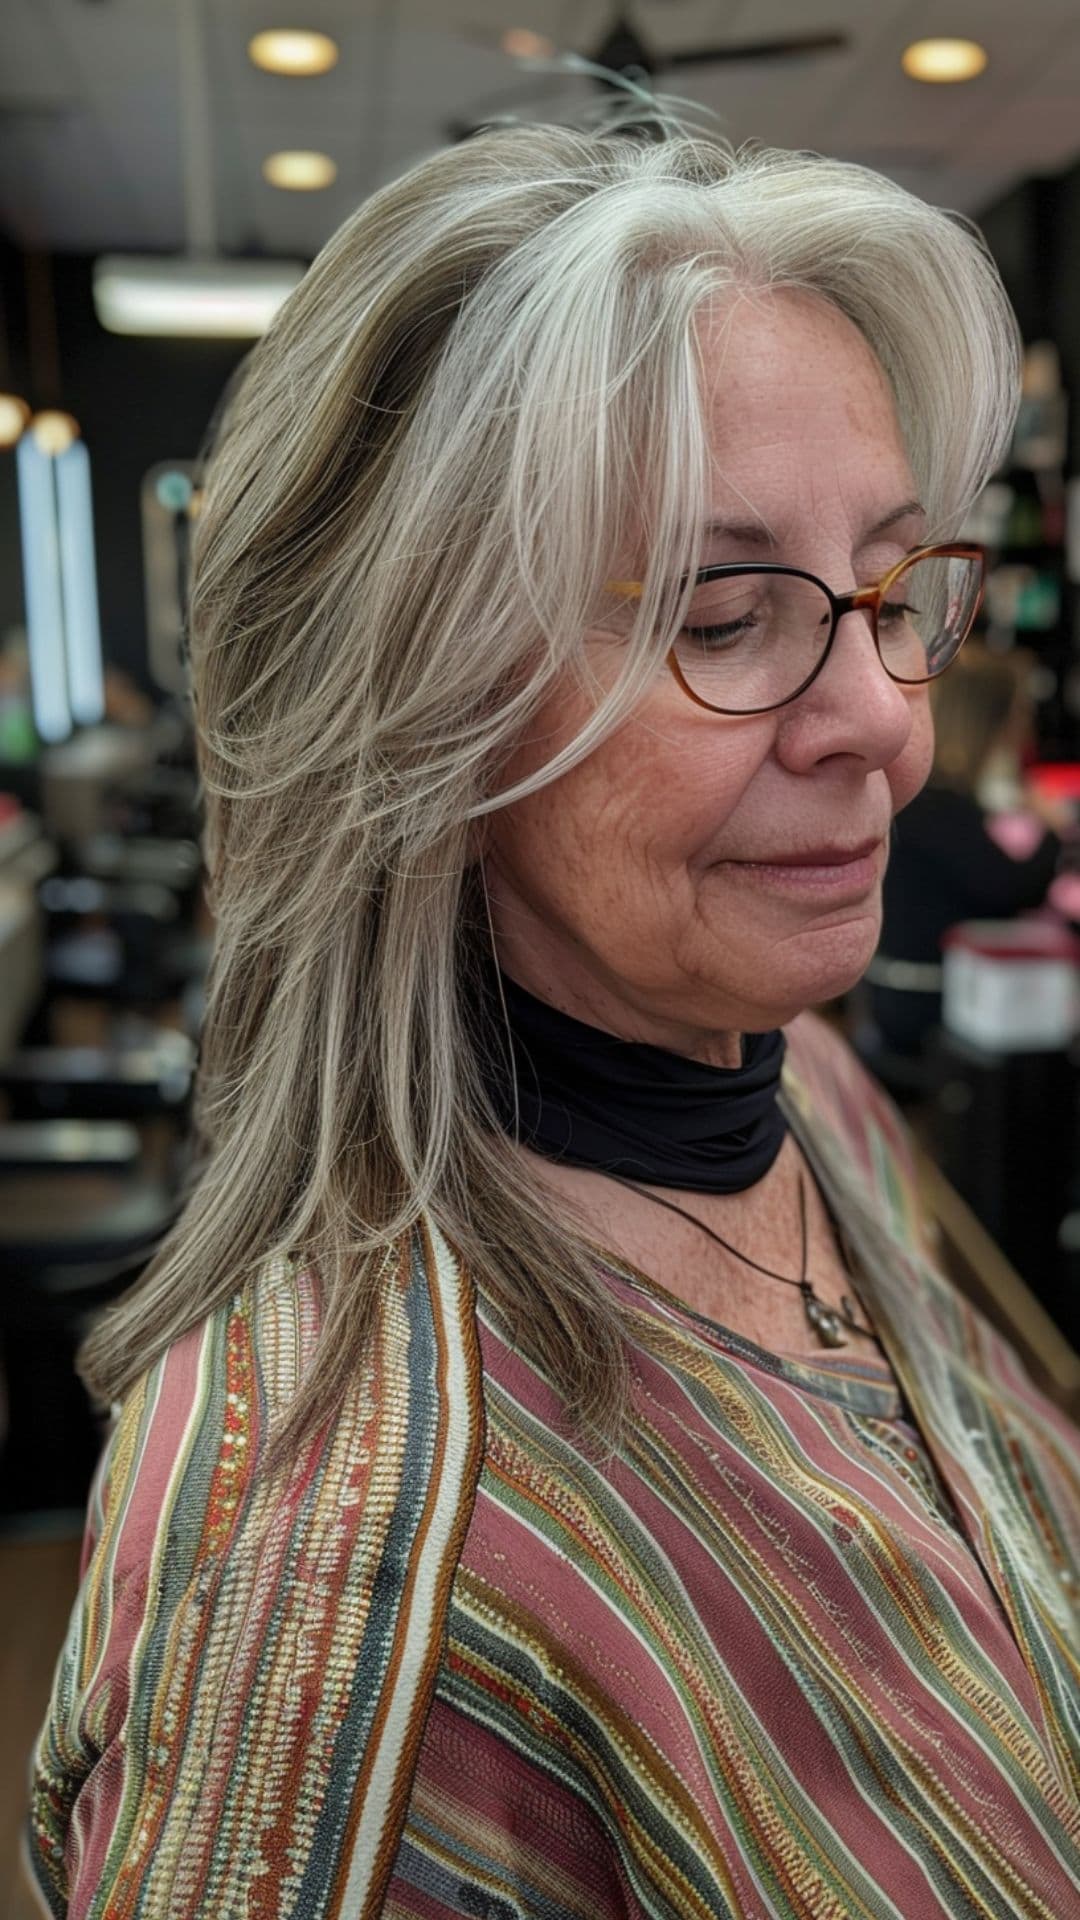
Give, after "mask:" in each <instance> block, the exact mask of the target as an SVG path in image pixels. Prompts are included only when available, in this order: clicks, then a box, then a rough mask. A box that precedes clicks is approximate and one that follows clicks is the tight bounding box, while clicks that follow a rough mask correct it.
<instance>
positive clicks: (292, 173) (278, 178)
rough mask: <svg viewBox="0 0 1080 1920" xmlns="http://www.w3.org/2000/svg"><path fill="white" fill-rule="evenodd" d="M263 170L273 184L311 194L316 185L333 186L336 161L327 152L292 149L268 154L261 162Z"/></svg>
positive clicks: (266, 177)
mask: <svg viewBox="0 0 1080 1920" xmlns="http://www.w3.org/2000/svg"><path fill="white" fill-rule="evenodd" d="M262 173H263V179H264V180H269V182H270V185H271V186H272V187H291V188H292V189H293V191H294V192H300V193H311V192H313V191H314V190H315V189H316V188H318V187H329V186H332V185H333V183H334V181H335V180H336V179H337V163H336V161H334V160H331V158H330V155H329V154H328V153H311V152H310V151H305V150H300V149H295V150H293V151H291V152H290V151H287V152H283V153H268V154H267V156H266V159H265V160H264V161H263V163H262Z"/></svg>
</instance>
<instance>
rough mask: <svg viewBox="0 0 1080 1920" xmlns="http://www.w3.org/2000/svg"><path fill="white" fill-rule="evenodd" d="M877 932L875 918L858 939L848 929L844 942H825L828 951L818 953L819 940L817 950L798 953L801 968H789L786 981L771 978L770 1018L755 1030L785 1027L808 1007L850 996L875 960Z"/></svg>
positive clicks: (822, 944)
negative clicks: (853, 988)
mask: <svg viewBox="0 0 1080 1920" xmlns="http://www.w3.org/2000/svg"><path fill="white" fill-rule="evenodd" d="M879 930H880V929H879V925H878V921H877V919H876V917H875V920H874V923H873V926H872V928H870V929H869V930H868V931H867V933H866V934H865V935H864V936H863V937H862V938H861V939H853V938H852V937H851V933H852V929H850V928H848V929H845V931H846V932H847V934H848V938H847V939H845V940H844V941H842V942H841V941H839V940H834V941H832V942H829V943H828V946H829V948H831V950H828V949H826V950H821V949H823V948H825V942H824V941H822V942H821V943H820V946H819V950H818V951H816V952H814V951H807V952H805V953H804V954H801V955H800V956H799V957H800V960H802V961H803V964H802V965H798V966H795V967H791V968H789V969H788V970H787V972H788V978H787V979H786V980H783V981H781V980H776V979H774V980H773V982H772V983H771V984H772V985H773V986H774V987H775V989H776V990H777V991H776V997H775V1001H774V1004H773V1007H772V1008H771V1009H770V1012H769V1018H768V1020H767V1021H761V1022H758V1021H754V1023H753V1026H754V1028H755V1029H757V1028H758V1027H759V1026H760V1027H761V1028H762V1029H764V1028H765V1027H766V1026H774V1027H786V1026H787V1025H788V1023H789V1022H790V1021H792V1020H794V1019H796V1018H797V1016H798V1015H799V1014H800V1013H805V1012H806V1009H807V1008H808V1007H820V1006H824V1005H825V1004H826V1002H828V1001H830V1000H837V999H839V997H840V995H841V994H842V993H850V992H851V989H852V987H854V986H856V985H857V984H858V982H859V981H860V980H861V979H862V977H863V974H864V973H865V972H866V969H867V967H868V966H869V965H870V962H871V960H872V959H873V957H874V951H875V949H876V947H877V943H878V934H879ZM815 944H818V943H815ZM763 973H764V967H763ZM748 1030H749V1023H748Z"/></svg>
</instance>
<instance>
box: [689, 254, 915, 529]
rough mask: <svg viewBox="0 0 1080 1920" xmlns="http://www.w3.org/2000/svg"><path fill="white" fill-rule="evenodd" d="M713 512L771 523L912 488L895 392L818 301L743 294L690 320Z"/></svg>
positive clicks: (867, 350)
mask: <svg viewBox="0 0 1080 1920" xmlns="http://www.w3.org/2000/svg"><path fill="white" fill-rule="evenodd" d="M698 340H699V351H700V363H701V377H702V389H703V400H704V404H705V411H706V421H707V428H708V435H709V444H710V448H711V452H712V460H713V466H714V482H715V485H714V492H717V493H718V494H719V496H720V497H719V499H718V500H717V502H716V504H717V505H718V506H721V505H722V506H725V507H730V506H731V504H732V502H733V500H734V499H735V498H741V500H742V502H743V505H744V506H745V505H751V506H753V507H754V508H755V510H756V511H758V512H760V513H762V514H764V515H766V516H769V517H772V516H777V515H778V516H779V517H780V518H781V519H783V518H785V517H786V513H787V510H788V509H791V510H793V511H795V510H797V509H798V507H799V506H800V504H808V503H809V502H810V501H811V500H813V499H817V500H819V501H821V500H823V499H825V498H826V497H828V498H831V497H833V496H834V495H840V496H847V495H850V494H852V493H856V494H858V495H860V496H861V499H860V502H859V504H860V507H865V506H866V505H867V504H868V500H867V493H868V491H869V492H872V493H873V494H874V495H875V496H876V495H877V494H878V493H880V494H881V497H882V499H883V500H884V501H885V502H886V505H888V504H892V503H893V497H894V496H895V495H896V492H897V488H899V489H900V497H903V494H904V492H905V490H906V491H910V490H911V488H912V484H913V483H912V478H911V468H910V462H909V460H908V456H907V451H906V448H905V446H904V443H903V438H902V435H901V431H900V424H899V421H898V419H897V415H896V407H895V403H894V400H893V395H892V390H891V388H890V386H889V382H888V380H887V378H886V376H885V373H884V371H883V369H882V367H881V364H880V362H879V361H878V359H877V357H876V355H875V353H874V351H873V349H872V348H871V346H870V344H869V342H868V341H867V340H866V339H865V337H864V336H863V334H862V333H860V331H859V329H858V328H857V327H856V325H855V324H854V322H853V321H852V320H849V319H848V317H847V315H846V314H843V313H841V312H840V311H839V310H838V309H837V308H836V307H833V306H831V305H830V304H829V303H828V302H827V301H825V300H824V299H822V298H821V297H820V296H818V295H816V294H811V293H804V292H802V291H798V290H795V289H787V288H785V289H777V290H775V291H772V292H752V293H742V294H739V295H738V296H737V297H736V298H735V299H734V300H731V301H728V302H725V303H724V304H723V305H718V306H716V307H712V308H708V309H706V310H705V311H704V312H703V313H702V314H701V315H700V316H699V321H698Z"/></svg>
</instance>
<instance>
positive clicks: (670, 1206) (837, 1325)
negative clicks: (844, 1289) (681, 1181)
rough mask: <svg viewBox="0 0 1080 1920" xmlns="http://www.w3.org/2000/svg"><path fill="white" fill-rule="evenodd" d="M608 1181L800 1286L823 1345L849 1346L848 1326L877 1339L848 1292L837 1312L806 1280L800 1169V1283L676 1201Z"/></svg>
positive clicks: (789, 1283)
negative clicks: (858, 1315)
mask: <svg viewBox="0 0 1080 1920" xmlns="http://www.w3.org/2000/svg"><path fill="white" fill-rule="evenodd" d="M607 1178H608V1179H609V1180H615V1181H617V1182H618V1184H619V1186H620V1187H629V1188H630V1191H631V1192H632V1193H640V1194H642V1195H643V1196H644V1198H645V1199H646V1200H654V1201H655V1202H656V1205H657V1206H658V1207H666V1208H667V1210H668V1212H669V1213H679V1214H681V1215H682V1217H683V1219H684V1220H689V1222H690V1224H691V1226H693V1227H700V1228H701V1231H702V1233H707V1234H708V1236H709V1239H710V1240H715V1241H716V1243H717V1245H718V1246H720V1247H723V1248H724V1249H725V1250H726V1251H727V1252H728V1253H733V1254H734V1255H735V1258H736V1260H742V1261H743V1262H744V1263H745V1264H746V1266H748V1267H753V1268H754V1270H755V1272H757V1273H764V1274H765V1275H767V1277H768V1278H769V1279H770V1280H783V1281H784V1283H785V1285H786V1286H789V1287H798V1288H799V1290H800V1292H801V1293H802V1297H803V1307H804V1309H805V1312H806V1318H807V1321H808V1323H809V1325H810V1326H811V1327H812V1328H813V1331H814V1332H815V1333H816V1334H817V1337H818V1339H819V1340H820V1341H821V1344H822V1346H825V1347H846V1346H847V1344H848V1338H847V1334H846V1333H845V1332H844V1328H845V1327H848V1328H850V1330H851V1332H852V1333H861V1334H862V1335H863V1336H864V1337H865V1338H866V1339H867V1340H876V1339H877V1334H876V1333H875V1332H874V1330H873V1328H872V1327H860V1325H859V1323H858V1321H857V1320H856V1318H855V1303H854V1301H853V1300H852V1298H851V1296H850V1294H847V1293H845V1294H843V1295H842V1296H841V1300H840V1312H839V1313H837V1311H836V1309H835V1307H830V1306H828V1305H827V1304H826V1302H825V1301H824V1300H819V1299H818V1297H817V1294H816V1293H815V1292H814V1289H813V1285H812V1283H811V1282H810V1281H809V1280H808V1279H807V1277H806V1252H807V1232H806V1186H805V1183H804V1181H803V1176H802V1170H801V1168H800V1170H799V1231H800V1239H801V1243H802V1250H801V1253H800V1257H799V1278H798V1279H797V1280H794V1279H793V1278H792V1277H791V1275H790V1274H788V1273H774V1271H773V1269H772V1268H771V1267H763V1266H762V1265H761V1263H760V1262H759V1261H757V1260H751V1258H750V1255H749V1254H748V1253H740V1252H739V1249H738V1247H733V1246H732V1245H731V1242H730V1241H729V1240H724V1239H722V1238H721V1236H720V1235H719V1234H718V1233H716V1232H714V1231H713V1229H712V1227H707V1226H706V1225H705V1222H704V1220H699V1219H698V1217H697V1214H696V1213H688V1212H687V1210H686V1208H685V1207H680V1206H676V1204H675V1201H674V1200H662V1199H661V1197H660V1195H659V1194H658V1193H650V1192H649V1190H648V1188H647V1187H641V1186H639V1185H638V1183H637V1181H636V1180H626V1179H624V1177H623V1175H622V1174H620V1173H609V1174H608V1175H607Z"/></svg>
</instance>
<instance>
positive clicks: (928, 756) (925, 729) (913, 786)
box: [886, 687, 934, 813]
mask: <svg viewBox="0 0 1080 1920" xmlns="http://www.w3.org/2000/svg"><path fill="white" fill-rule="evenodd" d="M910 699H911V706H912V715H911V732H910V734H909V735H908V738H907V742H906V744H905V746H904V749H903V752H902V753H898V754H897V756H896V759H895V760H893V761H891V762H890V763H889V766H888V767H887V768H886V774H887V777H888V781H889V788H890V790H891V793H892V802H893V812H894V813H899V812H900V809H901V808H902V807H906V806H907V804H908V801H909V800H914V798H915V795H916V794H917V793H918V792H920V790H921V789H922V788H923V787H924V786H925V785H926V782H927V779H928V778H929V774H930V767H931V765H932V762H933V758H934V720H933V715H932V713H931V711H930V696H929V694H928V693H927V690H926V688H925V687H923V688H921V689H915V690H914V691H913V692H912V694H911V695H910Z"/></svg>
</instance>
